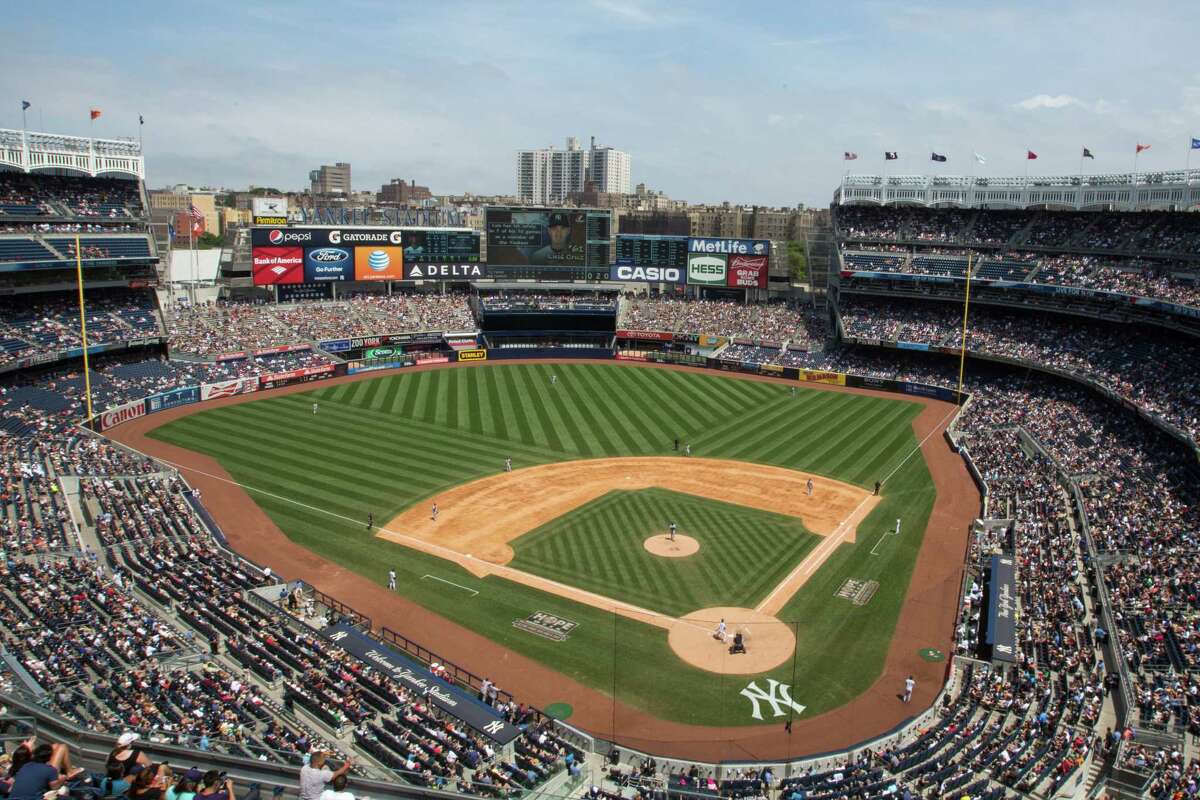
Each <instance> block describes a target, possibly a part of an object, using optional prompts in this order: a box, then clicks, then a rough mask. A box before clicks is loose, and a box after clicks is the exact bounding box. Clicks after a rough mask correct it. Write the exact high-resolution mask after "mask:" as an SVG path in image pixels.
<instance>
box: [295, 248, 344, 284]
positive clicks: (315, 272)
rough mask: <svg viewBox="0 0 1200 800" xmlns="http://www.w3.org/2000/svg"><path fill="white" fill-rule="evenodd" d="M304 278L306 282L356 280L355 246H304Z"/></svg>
mask: <svg viewBox="0 0 1200 800" xmlns="http://www.w3.org/2000/svg"><path fill="white" fill-rule="evenodd" d="M304 280H305V282H306V283H319V282H321V281H352V280H354V248H352V247H306V248H304Z"/></svg>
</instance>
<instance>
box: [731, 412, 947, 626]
mask: <svg viewBox="0 0 1200 800" xmlns="http://www.w3.org/2000/svg"><path fill="white" fill-rule="evenodd" d="M957 413H958V407H957V406H955V407H954V408H952V409H950V413H948V414H947V415H946V416H944V417H942V419H941V421H939V422H938V424H937V425H934V426H933V430H931V431H930V432H929V433H927V434H925V438H924V439H922V440H921V441H919V442H917V446H916V447H914V448H913V449H912V450H910V451H909V453H908V455H906V456H905V457H904V458H902V459H901V460H900V463H899V464H897V465H896V466H895V467H893V468H892V470H891V472H889V473H888V474H887V475H884V476H883V478H882V479H881V480H880V481H879V486H880V488H881V489H882V488H883V486H884V484H886V483H887V482H888V479H889V478H891V477H892V476H893V475H895V474H896V472H898V471H899V469H900V468H901V467H903V466H904V465H905V464H907V463H908V460H909V459H910V458H912V457H913V455H914V454H916V453H918V452H920V450H921V448H922V447H924V446H925V443H926V442H927V441H929V439H930V438H931V437H932V436H934V435H935V434H937V433H940V432H941V430H942V428H943V426H944V425H945V424H946V421H947V420H948V419H950V418H951V417H952V416H954V415H955V414H957ZM874 496H875V495H873V494H869V495H867V496H866V497H864V498H863V499H862V500H861V501H860V502H859V504H858V505H856V506H855V507H854V508H853V510H851V512H850V513H849V514H847V515H846V518H845V519H843V520H842V521H841V522H839V523H838V525H837V527H836V528H834V529H833V532H832V533H830V534H829V535H828V536H826V537H825V538H824V540H823V541H822V542H821V543H820V544H819V545H817V546H816V547H815V548H813V550H812V552H810V553H809V554H808V555H807V556H806V557H805V559H804V560H803V561H801V562H800V563H799V564H797V565H796V568H795V569H793V570H792V571H791V572H789V573H788V574H787V577H785V578H784V579H783V580H782V581H780V582H779V583H777V584H775V588H774V589H772V590H771V593H770V594H768V595H767V596H766V597H764V598H763V599H762V601H761V602H760V603H759V604H758V605H756V606H755V607H754V610H755V611H761V610H762V609H763V608H765V607H766V606H767V604H768V603H770V602H771V600H772V599H774V597H775V595H777V594H779V593H780V592H781V591H783V590H784V588H786V587H787V586H788V584H789V583H791V582H792V581H793V580H795V579H796V578H798V577H800V576H801V575H803V576H805V577H806V578H807V576H809V575H810V574H812V572H813V571H814V570H815V569H817V567H818V566H820V565H823V564H824V563H825V559H826V558H828V556H829V555H830V554H831V553H832V552H833V550H835V549H836V548H837V547H839V546H840V545H841V544H842V540H843V539H844V538H845V535H846V531H847V530H848V529H849V522H850V520H852V519H854V515H855V514H857V513H858V512H859V510H860V509H861V508H862V507H863V506H864V505H866V503H867V502H868V501H869V500H870V499H871V498H872V497H874ZM885 535H886V534H885ZM875 546H876V547H878V546H879V545H878V544H876V545H875ZM826 549H828V551H829V552H828V553H827V552H826ZM872 555H874V553H872ZM818 556H820V557H819V558H818Z"/></svg>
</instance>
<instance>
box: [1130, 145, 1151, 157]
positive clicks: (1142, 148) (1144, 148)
mask: <svg viewBox="0 0 1200 800" xmlns="http://www.w3.org/2000/svg"><path fill="white" fill-rule="evenodd" d="M1149 149H1150V145H1148V144H1141V143H1139V144H1138V146H1137V150H1135V151H1134V152H1133V154H1134V155H1135V156H1136V155H1137V154H1138V153H1140V152H1142V151H1143V150H1149Z"/></svg>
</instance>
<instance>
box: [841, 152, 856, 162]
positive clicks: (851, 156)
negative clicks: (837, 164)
mask: <svg viewBox="0 0 1200 800" xmlns="http://www.w3.org/2000/svg"><path fill="white" fill-rule="evenodd" d="M856 158H858V153H852V152H850V151H849V150H847V151H846V152H844V153H842V160H843V161H853V160H854V159H856Z"/></svg>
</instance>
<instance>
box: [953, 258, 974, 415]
mask: <svg viewBox="0 0 1200 800" xmlns="http://www.w3.org/2000/svg"><path fill="white" fill-rule="evenodd" d="M970 307H971V253H970V252H969V251H968V252H967V292H966V296H965V297H964V298H963V324H962V344H961V345H960V346H959V351H958V397H957V398H956V399H957V400H958V402H959V403H961V402H962V387H963V370H964V369H965V368H966V366H967V309H969V308H970Z"/></svg>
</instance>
